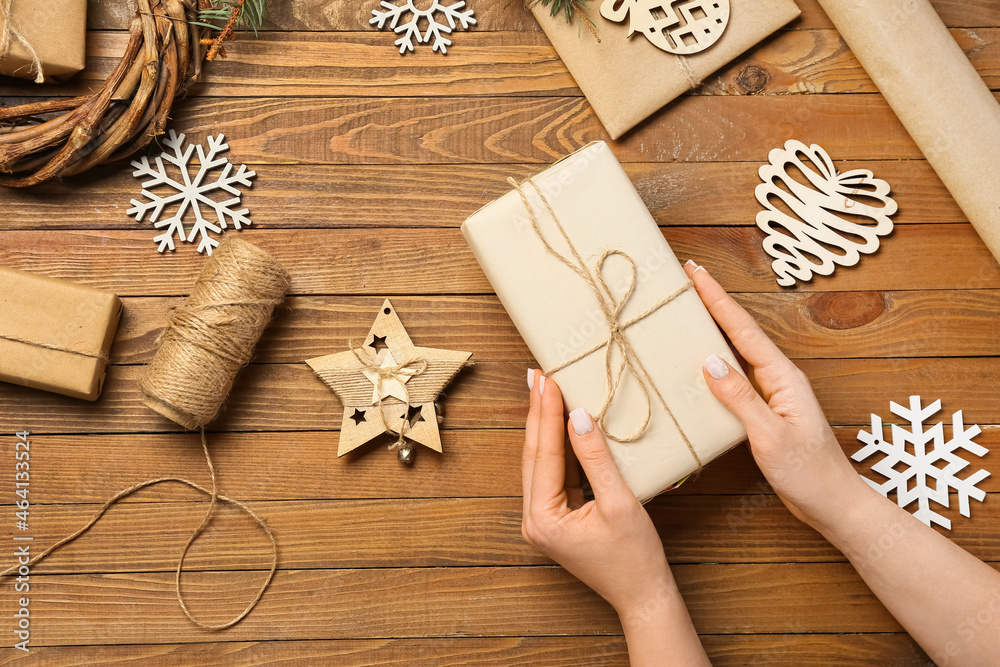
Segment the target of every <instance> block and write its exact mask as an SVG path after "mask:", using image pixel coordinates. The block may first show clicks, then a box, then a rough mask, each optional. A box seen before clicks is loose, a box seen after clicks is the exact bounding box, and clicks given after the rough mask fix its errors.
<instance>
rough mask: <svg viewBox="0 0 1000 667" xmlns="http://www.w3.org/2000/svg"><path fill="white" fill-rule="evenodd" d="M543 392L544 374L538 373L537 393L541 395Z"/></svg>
mask: <svg viewBox="0 0 1000 667" xmlns="http://www.w3.org/2000/svg"><path fill="white" fill-rule="evenodd" d="M544 393H545V376H544V375H540V376H539V378H538V395H539V396H541V395H542V394H544Z"/></svg>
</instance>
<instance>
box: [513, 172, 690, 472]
mask: <svg viewBox="0 0 1000 667" xmlns="http://www.w3.org/2000/svg"><path fill="white" fill-rule="evenodd" d="M507 182H508V183H510V184H511V185H512V186H513V187H514V189H515V190H516V191H517V194H518V196H520V198H521V203H522V204H524V208H525V210H526V211H527V212H528V219H529V221H530V222H531V227H532V229H534V231H535V234H536V235H537V236H538V238H539V240H541V242H542V245H544V246H545V249H546V250H547V251H548V252H549V254H551V255H552V256H554V257H555V258H556V259H558V260H559V261H561V262H562V263H563V264H565V265H566V266H567V267H569V268H570V269H572V270H573V271H574V272H575V273H576V274H577V275H579V276H580V277H581V278H582V279H583V280H584V281H585V282H586V283H587V285H589V286H590V289H591V291H592V292H593V293H594V297H595V298H596V299H597V303H598V305H599V306H600V308H601V313H602V314H603V315H604V318H605V320H606V321H607V324H608V335H607V338H606V339H605V340H603V341H602V342H600V343H597V344H596V345H594V346H592V347H591V348H590V349H588V350H586V351H584V352H581V353H580V354H578V355H576V356H575V357H573V358H572V359H569V360H568V361H565V362H563V363H562V364H560V365H559V366H556V367H555V368H551V369H548V370H547V371H545V375H552V374H553V373H556V372H558V371H561V370H563V369H564V368H567V367H569V366H571V365H573V364H575V363H576V362H578V361H580V360H581V359H585V358H586V357H588V356H590V355H591V354H594V353H595V352H597V351H599V350H600V349H601V348H604V349H605V354H604V369H605V372H606V374H607V378H606V382H607V387H608V391H607V395H606V396H605V399H604V404H603V405H602V406H601V409H600V411H599V412H598V413H597V414H596V415H594V420H595V422H596V423H597V425H598V426H599V427H600V428H601V430H602V431H603V432H604V435H605V436H607V437H608V438H610V439H611V440H614V441H615V442H619V443H629V442H635V441H636V440H638V439H639V438H641V437H642V436H644V435H645V434H646V432H647V431H648V430H649V422H650V420H651V419H652V403H653V399H652V397H651V396H650V394H651V393H652V395H653V396H655V397H656V399H657V400H658V401H659V403H660V405H661V406H663V409H664V411H665V412H666V413H667V415H668V416H669V417H670V419H671V420H672V421H673V423H674V426H675V427H676V428H677V432H678V433H679V434H680V436H681V439H682V440H683V441H684V445H685V446H686V447H687V449H688V451H689V452H690V453H691V456H693V457H694V460H695V462H696V463H697V464H698V472H700V471H701V469H702V467H703V464H702V461H701V457H700V456H698V452H697V451H696V450H695V448H694V445H692V444H691V441H690V440H689V439H688V437H687V434H686V433H684V429H682V428H681V425H680V423H679V422H678V421H677V417H676V416H674V413H673V411H672V410H671V409H670V406H669V405H668V404H667V401H666V399H665V398H663V395H662V394H661V393H660V390H659V389H658V388H657V386H656V383H655V382H653V378H652V377H650V375H649V371H647V370H646V367H645V366H644V365H643V363H642V360H641V359H640V358H639V355H638V354H637V353H636V351H635V348H634V347H633V346H632V343H631V341H630V340H629V338H628V335H627V333H626V331H627V330H628V328H629V327H631V326H632V325H633V324H636V323H637V322H640V321H642V320H644V319H646V318H647V317H649V316H650V315H652V314H653V313H655V312H656V311H658V310H659V309H660V308H662V307H664V306H666V305H667V304H668V303H670V302H671V301H673V300H674V299H676V298H677V297H678V296H680V295H681V294H683V293H684V292H687V291H688V290H689V289H691V288H692V287H693V286H694V285H693V284H692V283H691V281H690V280H687V281H685V282H684V284H683V285H681V286H680V287H678V288H677V289H675V290H674V291H673V292H671V293H670V294H668V295H667V296H666V297H664V298H662V299H660V300H659V301H658V302H657V303H655V304H653V305H652V306H650V307H649V308H647V309H646V310H645V311H643V312H642V313H640V314H639V315H636V316H635V317H632V318H630V319H628V320H625V321H624V322H623V321H622V311H623V310H624V309H625V305H626V304H627V303H628V302H629V299H631V298H632V295H633V294H634V292H635V288H636V285H637V283H638V271H637V269H636V262H635V260H634V259H633V258H632V257H631V256H629V255H628V254H627V253H625V252H623V251H621V250H605V251H604V252H603V253H602V254H601V257H600V259H598V260H597V264H596V266H595V267H594V269H593V270H591V269H589V268H588V267H587V264H586V262H585V261H584V260H583V257H582V256H581V255H580V253H579V251H578V250H577V249H576V246H574V245H573V242H572V241H571V240H570V238H569V235H568V234H567V233H566V229H565V228H564V227H563V225H562V223H561V222H560V221H559V218H558V217H557V216H556V214H555V211H554V210H553V209H552V205H551V204H550V203H549V200H548V199H547V198H546V197H545V195H544V194H542V191H541V190H540V189H539V188H538V185H536V184H535V182H534V181H533V180H531V179H530V178H529V179H528V180H527V181H526V184H527V185H530V186H531V187H532V189H534V191H535V193H536V194H537V195H538V197H539V199H541V201H542V203H543V204H544V206H545V210H546V212H547V213H548V215H549V217H551V218H552V221H553V222H554V223H555V226H556V229H558V230H559V233H560V235H561V236H562V238H563V240H564V241H565V242H566V246H567V247H568V248H569V250H570V253H571V254H572V258H567V257H566V256H565V255H563V254H561V253H560V252H559V251H557V250H556V249H555V248H553V247H552V245H551V244H549V242H548V241H547V240H546V239H545V235H544V234H542V230H541V228H540V227H539V225H538V219H537V218H536V217H535V213H534V210H533V209H532V207H531V203H530V202H529V201H528V197H527V195H526V194H525V193H524V186H523V184H519V183H518V182H517V181H516V180H515V179H513V178H508V179H507ZM614 256H617V257H621V258H622V259H624V260H625V261H626V262H627V263H628V266H629V269H630V276H629V284H628V289H626V290H625V294H624V295H623V296H622V297H621V298H616V297H615V296H614V294H613V293H612V291H611V288H610V287H609V286H608V284H607V282H606V281H605V280H604V276H603V275H602V271H603V268H604V263H605V262H606V261H607V260H608V258H609V257H614ZM615 349H617V350H618V352H619V354H620V357H621V359H620V361H619V363H618V367H617V368H614V364H613V360H614V359H613V358H614V350H615ZM626 371H628V372H630V373H631V374H632V376H633V377H635V379H636V381H637V382H638V383H639V387H640V388H641V389H642V393H643V396H644V397H645V400H646V418H645V419H644V420H643V422H642V425H641V426H640V427H638V428H637V429H635V431H633V432H632V433H630V434H629V435H626V436H621V435H615V434H613V433H611V432H610V431H608V429H607V427H606V426H605V423H604V422H605V417H606V416H607V414H608V410H609V409H610V408H611V406H612V404H613V403H614V401H615V397H616V396H617V394H618V389H619V387H620V386H621V382H622V378H623V377H624V375H625V372H626Z"/></svg>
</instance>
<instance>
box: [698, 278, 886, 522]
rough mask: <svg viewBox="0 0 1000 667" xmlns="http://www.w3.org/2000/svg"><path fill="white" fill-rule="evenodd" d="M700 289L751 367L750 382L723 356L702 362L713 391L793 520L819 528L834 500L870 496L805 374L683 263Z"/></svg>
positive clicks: (718, 289) (711, 282)
mask: <svg viewBox="0 0 1000 667" xmlns="http://www.w3.org/2000/svg"><path fill="white" fill-rule="evenodd" d="M684 270H685V271H687V274H688V276H689V277H690V278H691V280H692V282H693V283H694V286H695V289H696V290H698V296H700V297H701V300H702V301H703V302H704V304H705V306H706V307H707V308H708V312H709V313H711V315H712V317H713V318H714V319H715V321H716V323H717V324H718V325H719V327H720V328H721V329H722V330H723V331H724V332H725V333H726V335H727V336H728V337H729V340H730V342H731V343H732V345H733V347H734V348H735V349H736V351H737V352H738V353H739V354H740V356H742V357H743V359H744V360H746V362H747V364H749V366H750V368H749V369H748V375H749V376H750V378H752V379H753V381H754V382H755V383H756V385H757V386H758V387H760V392H761V393H760V394H758V393H757V391H756V390H755V389H754V387H753V385H751V383H750V381H748V380H747V378H746V377H744V376H743V375H742V374H740V373H738V372H735V371H734V369H733V368H732V367H731V366H730V365H729V364H728V363H727V362H726V361H725V360H723V359H721V358H720V357H718V356H716V355H712V356H711V357H709V358H708V359H707V360H706V361H705V368H704V374H705V380H706V382H708V387H709V389H710V390H711V391H712V394H714V395H715V397H716V398H717V399H718V400H719V402H721V403H722V404H723V405H724V406H726V408H728V409H729V411H730V412H732V413H733V414H734V415H736V416H737V417H738V418H739V419H740V421H741V422H743V425H744V427H745V428H746V430H747V436H748V438H749V441H750V451H751V452H752V453H753V457H754V459H755V460H756V461H757V465H758V466H759V467H760V469H761V472H763V473H764V477H766V478H767V481H768V482H769V483H770V484H771V487H772V488H773V489H774V491H775V493H777V494H778V496H779V497H780V498H781V500H782V502H783V503H785V506H786V507H788V509H789V510H790V511H791V512H792V514H794V515H795V516H796V517H798V519H800V520H801V521H804V522H805V523H807V524H809V525H812V526H813V527H816V528H819V527H821V526H822V525H823V524H824V523H825V513H826V512H829V511H831V509H832V510H836V509H837V507H838V502H839V499H843V500H844V501H845V502H846V501H847V500H848V499H851V498H855V499H860V498H867V497H868V495H869V494H868V493H864V492H860V493H859V492H858V489H859V488H860V487H865V488H867V485H866V484H865V482H864V480H862V479H861V477H860V476H858V474H857V473H856V472H855V471H854V468H853V466H851V463H850V461H848V459H847V456H846V455H845V454H844V452H843V450H842V449H841V448H840V444H839V443H838V442H837V439H836V437H835V436H834V434H833V430H832V429H831V428H830V424H829V422H827V420H826V417H825V416H824V415H823V410H822V408H820V406H819V402H818V401H817V400H816V396H815V394H813V390H812V386H811V385H810V384H809V380H808V378H806V376H805V374H804V373H803V372H802V371H800V370H799V369H798V368H797V367H796V366H795V364H793V363H792V362H791V361H790V360H789V359H788V357H786V356H785V355H784V354H783V353H782V352H781V350H779V349H778V346H777V345H775V344H774V342H773V341H771V339H770V338H768V337H767V334H765V333H764V331H763V330H762V329H761V328H760V327H759V326H758V325H757V323H756V322H755V321H754V319H753V318H752V317H751V316H750V315H749V313H747V312H746V311H745V310H743V308H742V307H741V306H740V305H739V304H738V303H736V301H734V300H733V298H732V297H731V296H729V294H727V293H726V291H725V290H724V289H722V286H720V285H719V283H717V282H716V281H715V279H714V278H712V276H710V275H709V274H708V272H707V271H706V270H705V269H704V268H703V267H701V266H698V265H697V264H695V263H694V262H688V263H687V264H685V266H684Z"/></svg>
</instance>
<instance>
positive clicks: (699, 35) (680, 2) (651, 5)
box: [601, 0, 729, 56]
mask: <svg viewBox="0 0 1000 667" xmlns="http://www.w3.org/2000/svg"><path fill="white" fill-rule="evenodd" d="M601 16H603V17H604V18H606V19H607V20H609V21H614V22H615V23H620V22H622V21H624V20H625V19H626V18H627V19H628V21H629V28H628V36H629V37H631V36H632V35H634V34H635V33H639V34H640V35H642V36H644V37H645V38H646V39H648V40H649V41H650V42H651V43H652V44H653V45H654V46H656V47H657V48H660V49H663V50H664V51H666V52H668V53H673V54H674V55H678V56H690V55H694V54H695V53H701V52H702V51H704V50H705V49H708V48H709V47H711V46H712V45H714V44H715V43H716V42H718V41H719V38H721V37H722V33H724V32H725V31H726V26H728V25H729V0H604V3H603V4H602V5H601Z"/></svg>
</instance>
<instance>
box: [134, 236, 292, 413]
mask: <svg viewBox="0 0 1000 667" xmlns="http://www.w3.org/2000/svg"><path fill="white" fill-rule="evenodd" d="M288 285H289V277H288V273H287V272H286V271H285V269H284V267H282V266H281V264H280V263H279V262H278V260H276V259H274V258H273V257H271V256H270V255H269V254H267V253H266V252H264V251H263V250H261V249H260V248H257V247H256V246H253V245H251V244H249V243H247V242H246V241H242V240H240V239H237V238H230V237H226V238H225V239H224V240H223V242H222V243H221V244H220V245H219V247H218V248H216V249H215V252H213V253H212V256H211V257H209V258H208V261H207V262H206V263H205V267H204V268H203V269H202V272H201V275H200V276H199V277H198V282H197V283H195V286H194V290H193V291H192V292H191V296H189V297H188V298H187V300H186V301H185V302H184V303H183V304H182V305H181V306H180V307H179V308H177V309H176V310H175V311H174V312H173V314H172V315H171V316H170V320H169V322H168V323H167V327H166V328H165V329H164V330H163V333H162V334H160V337H159V339H158V340H157V345H158V346H159V349H158V350H157V351H156V356H155V357H153V361H152V362H151V363H150V364H149V365H148V366H147V367H146V370H145V372H144V373H143V375H142V379H141V380H140V381H139V388H140V389H141V391H142V395H143V403H145V404H146V405H147V406H149V407H150V408H152V409H153V410H156V411H157V412H159V413H160V414H161V415H163V416H164V417H166V418H167V419H170V420H171V421H174V422H177V423H178V424H180V425H181V426H183V427H184V428H190V429H194V428H199V427H201V426H204V425H205V424H207V423H209V422H210V421H212V419H214V418H215V416H216V415H217V414H218V413H219V409H220V408H221V407H222V404H223V402H224V401H225V400H226V397H227V396H228V395H229V391H230V389H232V387H233V380H235V379H236V374H237V373H238V372H239V370H240V368H242V367H243V366H245V365H246V364H247V363H248V362H249V361H250V357H251V355H252V354H253V348H254V345H256V344H257V341H258V340H259V339H260V336H261V334H262V333H263V332H264V328H265V327H266V326H267V324H268V322H270V320H271V314H272V312H273V311H274V307H275V306H276V305H278V304H279V303H281V300H282V299H283V298H284V296H285V294H286V293H287V292H288Z"/></svg>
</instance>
